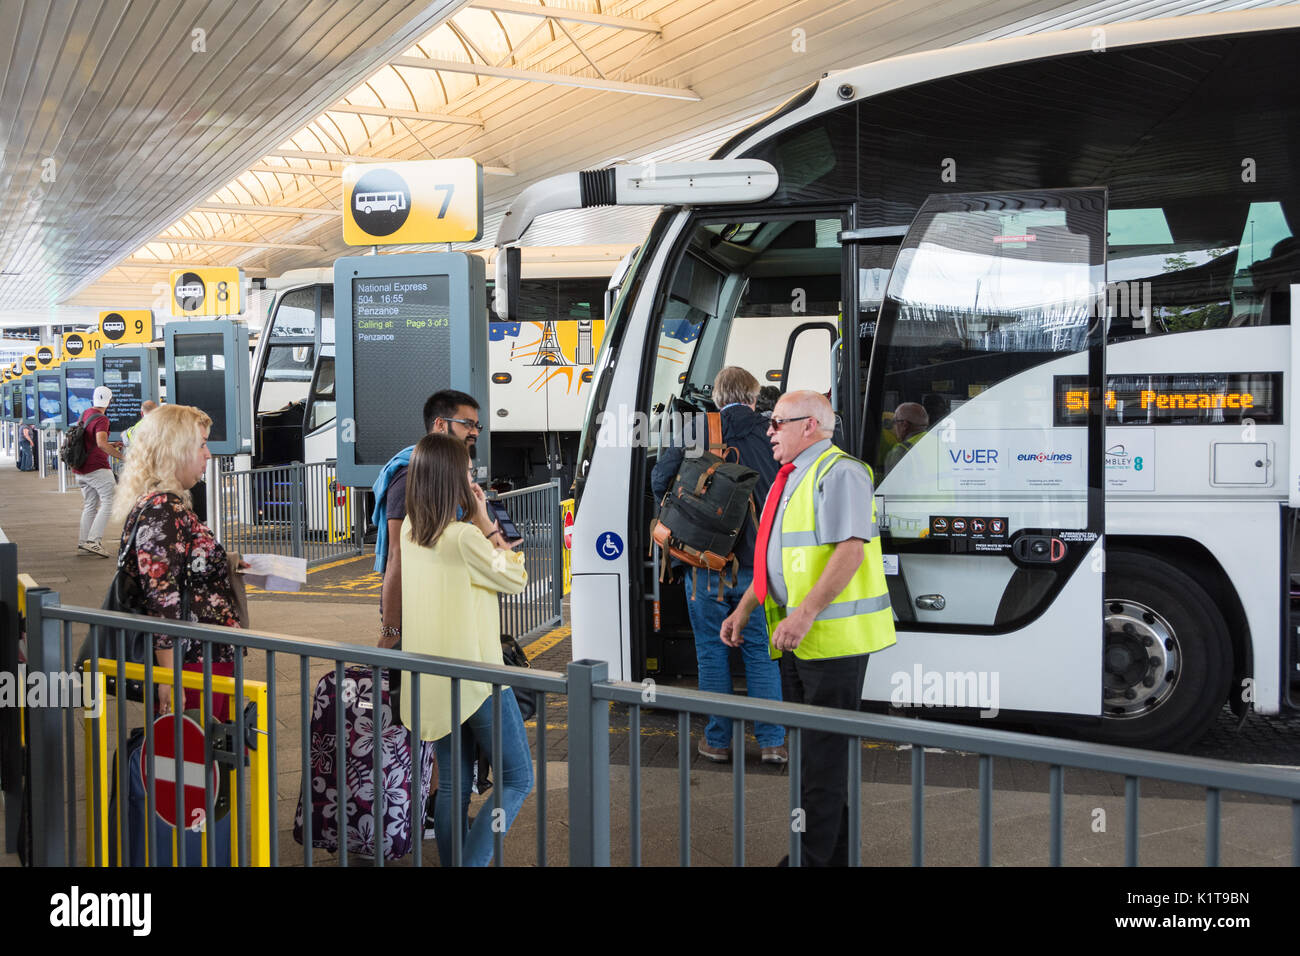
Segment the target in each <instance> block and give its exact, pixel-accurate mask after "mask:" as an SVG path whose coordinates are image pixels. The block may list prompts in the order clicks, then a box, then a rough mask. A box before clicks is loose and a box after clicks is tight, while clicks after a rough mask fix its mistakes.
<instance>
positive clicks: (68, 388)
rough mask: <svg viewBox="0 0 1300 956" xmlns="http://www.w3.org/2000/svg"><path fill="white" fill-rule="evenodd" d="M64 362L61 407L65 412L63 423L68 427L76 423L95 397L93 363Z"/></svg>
mask: <svg viewBox="0 0 1300 956" xmlns="http://www.w3.org/2000/svg"><path fill="white" fill-rule="evenodd" d="M84 365H85V367H82V363H80V362H64V363H63V366H62V367H61V369H60V371H62V372H63V407H64V408H65V409H66V410H67V417H66V418H65V421H66V423H67V424H68V425H72V424H74V423H75V422H77V421H78V420H79V419H80V418H81V415H82V413H83V412H85V410H86V409H88V408H89V407H90V405H91V402H93V401H94V396H95V363H94V362H86V363H84Z"/></svg>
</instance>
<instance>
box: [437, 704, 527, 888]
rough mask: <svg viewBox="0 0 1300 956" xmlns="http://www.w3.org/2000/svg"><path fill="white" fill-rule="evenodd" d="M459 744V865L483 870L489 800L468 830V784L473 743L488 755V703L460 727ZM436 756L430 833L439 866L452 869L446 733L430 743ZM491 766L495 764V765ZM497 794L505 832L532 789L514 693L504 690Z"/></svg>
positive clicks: (487, 855) (489, 838) (488, 853)
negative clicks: (436, 771)
mask: <svg viewBox="0 0 1300 956" xmlns="http://www.w3.org/2000/svg"><path fill="white" fill-rule="evenodd" d="M460 732H461V743H460V791H461V792H460V808H461V818H460V829H461V838H462V841H461V862H462V863H463V865H465V866H487V865H488V864H489V863H491V862H492V850H493V847H492V842H493V836H494V835H495V834H494V833H493V831H492V818H493V811H494V809H495V803H494V800H492V799H489V800H488V801H487V803H486V804H484V806H483V808H482V809H481V810H480V811H479V814H478V816H476V817H475V818H474V827H473V829H469V827H468V826H467V822H468V820H469V794H470V787H471V786H472V785H473V773H474V744H475V743H477V744H478V745H479V746H480V747H482V748H483V752H484V753H486V754H489V755H490V754H491V753H492V698H491V697H488V699H487V700H485V701H483V706H482V707H480V708H479V709H478V710H476V711H474V713H473V714H472V715H471V716H470V718H469V719H468V720H466V721H465V723H463V724H461V727H460ZM433 746H434V749H435V752H436V753H437V755H438V796H437V799H436V800H434V803H433V823H434V833H435V835H436V838H437V841H438V859H439V862H441V864H442V865H443V866H451V833H452V830H451V827H452V822H451V815H452V794H451V734H448V735H447V736H446V737H443V738H441V739H439V740H436V741H434V744H433ZM494 766H495V765H494ZM496 786H497V787H498V788H499V789H500V793H501V809H502V810H504V811H505V821H504V825H505V828H506V830H509V829H510V824H512V823H514V822H515V817H516V816H518V815H519V808H520V807H522V806H523V805H524V798H525V797H527V796H528V794H529V792H530V791H531V790H532V789H533V758H532V754H531V753H529V751H528V735H527V734H526V733H525V732H524V721H523V718H522V717H521V716H520V715H519V704H518V702H517V701H516V700H515V692H514V691H513V690H512V689H511V688H509V687H503V688H502V689H501V779H500V780H498V781H496Z"/></svg>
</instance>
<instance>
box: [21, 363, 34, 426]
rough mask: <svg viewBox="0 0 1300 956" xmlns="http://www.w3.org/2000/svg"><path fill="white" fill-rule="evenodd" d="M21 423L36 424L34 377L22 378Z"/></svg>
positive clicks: (26, 376)
mask: <svg viewBox="0 0 1300 956" xmlns="http://www.w3.org/2000/svg"><path fill="white" fill-rule="evenodd" d="M23 421H25V422H27V423H29V424H33V425H34V424H36V377H35V376H34V375H24V376H23Z"/></svg>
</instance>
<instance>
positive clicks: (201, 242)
mask: <svg viewBox="0 0 1300 956" xmlns="http://www.w3.org/2000/svg"><path fill="white" fill-rule="evenodd" d="M155 242H174V243H177V244H179V245H188V246H239V247H242V248H247V249H309V250H311V251H312V252H323V251H324V250H323V249H321V247H320V246H312V245H307V244H306V243H301V242H247V241H243V240H239V239H207V238H192V237H190V236H158V237H157V238H154V239H150V240H149V243H150V244H153V243H155Z"/></svg>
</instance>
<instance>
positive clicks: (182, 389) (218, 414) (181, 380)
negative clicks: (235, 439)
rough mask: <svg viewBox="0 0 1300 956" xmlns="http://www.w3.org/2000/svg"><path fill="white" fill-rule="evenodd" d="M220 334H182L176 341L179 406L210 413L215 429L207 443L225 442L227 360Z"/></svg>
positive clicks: (170, 390) (209, 434)
mask: <svg viewBox="0 0 1300 956" xmlns="http://www.w3.org/2000/svg"><path fill="white" fill-rule="evenodd" d="M222 345H223V343H222V338H221V334H220V333H217V332H208V333H204V334H201V335H180V336H177V337H176V339H175V342H174V345H173V347H174V349H175V362H176V369H175V374H176V385H175V390H174V391H172V389H171V386H170V385H169V387H168V393H169V394H174V395H175V398H174V399H169V400H171V401H175V402H176V404H177V405H193V406H194V407H195V408H201V409H203V410H204V411H205V412H207V413H208V416H209V417H210V418H211V419H212V429H211V430H210V431H209V432H208V442H209V443H212V442H224V441H225V440H226V357H225V354H224V353H223V351H222Z"/></svg>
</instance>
